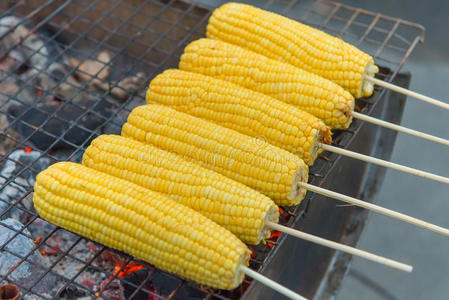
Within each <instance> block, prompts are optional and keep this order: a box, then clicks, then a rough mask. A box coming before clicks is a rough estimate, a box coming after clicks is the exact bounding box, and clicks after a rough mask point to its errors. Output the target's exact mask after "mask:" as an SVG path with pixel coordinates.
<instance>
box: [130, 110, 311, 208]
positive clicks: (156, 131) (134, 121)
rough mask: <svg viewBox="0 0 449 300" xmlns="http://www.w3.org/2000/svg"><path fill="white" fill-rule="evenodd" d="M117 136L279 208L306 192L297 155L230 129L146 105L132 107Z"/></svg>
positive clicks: (304, 171)
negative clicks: (230, 181) (222, 179)
mask: <svg viewBox="0 0 449 300" xmlns="http://www.w3.org/2000/svg"><path fill="white" fill-rule="evenodd" d="M122 135H123V136H127V137H132V138H134V139H136V140H138V141H141V142H145V143H149V144H153V145H155V146H157V147H160V148H162V149H164V150H168V151H171V152H176V153H178V154H180V155H181V156H183V157H185V158H188V159H191V160H193V161H194V162H197V163H200V164H201V165H202V166H204V167H206V168H208V169H212V170H214V171H216V172H217V173H221V174H223V175H225V176H227V177H229V178H231V179H234V180H236V181H238V182H241V183H243V184H246V185H247V186H249V187H252V188H254V189H256V190H258V191H260V192H262V193H263V194H265V195H267V196H268V197H270V198H271V199H273V200H274V201H275V202H276V204H278V205H296V204H298V203H299V202H300V201H301V200H302V199H303V198H304V195H305V193H306V190H305V189H304V188H302V187H301V186H300V185H299V184H298V182H307V178H308V167H307V165H306V164H305V163H304V162H303V160H302V159H300V158H299V157H298V156H296V155H294V154H293V153H290V152H288V151H285V150H283V149H280V148H278V147H275V146H273V145H270V144H268V143H266V142H264V141H262V140H260V139H257V138H252V137H249V136H247V135H244V134H241V133H238V132H236V131H234V130H231V129H228V128H224V127H221V126H219V125H216V124H214V123H211V122H208V121H205V120H202V119H200V118H196V117H193V116H191V115H188V114H185V113H182V112H179V111H176V110H174V109H172V108H169V107H166V106H161V105H155V104H149V105H144V106H140V107H137V108H135V109H134V110H133V111H132V112H131V113H130V115H129V116H128V121H127V123H125V125H123V128H122Z"/></svg>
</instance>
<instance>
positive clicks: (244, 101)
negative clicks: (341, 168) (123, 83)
mask: <svg viewBox="0 0 449 300" xmlns="http://www.w3.org/2000/svg"><path fill="white" fill-rule="evenodd" d="M146 101H147V103H159V104H163V105H168V106H171V107H173V108H175V109H176V110H179V111H182V112H186V113H188V114H190V115H193V116H196V117H199V118H202V119H206V120H209V121H212V122H214V123H217V124H219V125H221V126H223V127H227V128H230V129H234V130H235V131H238V132H240V133H243V134H246V135H249V136H253V137H257V138H259V139H262V140H265V141H267V142H268V143H270V144H273V145H275V146H277V147H279V148H282V149H285V150H287V151H290V152H293V153H294V154H296V155H298V156H299V157H300V158H302V159H303V160H304V162H305V163H307V164H308V165H311V164H313V162H314V160H315V158H316V157H317V156H318V154H319V153H321V152H322V151H323V150H322V149H321V147H319V146H318V143H330V142H331V141H332V139H331V131H330V129H329V127H327V126H326V125H325V124H324V123H323V122H322V121H321V120H320V119H318V118H317V117H315V116H313V115H311V114H309V113H306V112H304V111H302V110H300V109H297V108H296V107H294V106H292V105H288V104H286V103H284V102H282V101H279V100H276V99H274V98H271V97H269V96H267V95H265V94H261V93H258V92H255V91H252V90H249V89H245V88H243V87H241V86H238V85H236V84H233V83H230V82H227V81H223V80H220V79H216V78H213V77H210V76H204V75H201V74H198V73H192V72H186V71H181V70H167V71H165V72H163V73H162V74H160V75H158V76H156V78H154V79H153V80H152V81H151V83H150V86H149V88H148V90H147V94H146Z"/></svg>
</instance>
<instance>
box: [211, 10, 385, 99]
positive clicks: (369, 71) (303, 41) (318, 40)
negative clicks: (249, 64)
mask: <svg viewBox="0 0 449 300" xmlns="http://www.w3.org/2000/svg"><path fill="white" fill-rule="evenodd" d="M207 37H208V38H213V39H219V40H222V41H225V42H229V43H232V44H235V45H238V46H241V47H244V48H247V49H249V50H252V51H254V52H257V53H260V54H262V55H265V56H267V57H269V58H272V59H276V60H279V61H283V62H286V63H289V64H292V65H294V66H296V67H298V68H301V69H304V70H306V71H309V72H312V73H314V74H317V75H319V76H322V77H324V78H327V79H329V80H332V81H333V82H335V83H337V84H339V85H340V86H342V87H343V88H344V89H346V90H347V91H349V92H350V93H351V94H352V95H353V96H354V97H362V96H370V95H371V94H372V93H373V85H372V84H371V83H370V82H368V81H364V80H363V78H364V76H365V75H368V76H374V74H375V73H377V72H378V71H379V68H378V67H377V66H376V65H374V60H373V58H372V57H371V56H370V55H369V54H367V53H365V52H363V51H361V50H359V49H357V48H356V47H354V46H353V45H350V44H348V43H346V42H344V41H343V40H342V39H339V38H336V37H333V36H331V35H329V34H327V33H325V32H323V31H321V30H318V29H315V28H312V27H309V26H307V25H304V24H301V23H299V22H297V21H294V20H292V19H289V18H286V17H284V16H281V15H278V14H275V13H272V12H269V11H266V10H262V9H259V8H256V7H253V6H250V5H246V4H238V3H227V4H225V5H223V6H221V7H219V8H217V9H216V10H215V11H214V12H213V14H212V16H211V17H210V19H209V24H208V25H207Z"/></svg>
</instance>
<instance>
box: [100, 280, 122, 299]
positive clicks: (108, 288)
mask: <svg viewBox="0 0 449 300" xmlns="http://www.w3.org/2000/svg"><path fill="white" fill-rule="evenodd" d="M100 290H101V298H102V299H105V300H106V299H117V300H125V299H126V298H125V294H124V289H123V286H122V284H121V282H120V280H118V279H109V278H108V279H105V280H104V281H103V282H102V283H101V286H100Z"/></svg>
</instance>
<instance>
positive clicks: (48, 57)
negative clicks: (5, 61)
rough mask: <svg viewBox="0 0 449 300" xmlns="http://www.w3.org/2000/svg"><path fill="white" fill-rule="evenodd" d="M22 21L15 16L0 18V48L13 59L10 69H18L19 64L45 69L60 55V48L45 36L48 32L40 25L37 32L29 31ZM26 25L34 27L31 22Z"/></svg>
mask: <svg viewBox="0 0 449 300" xmlns="http://www.w3.org/2000/svg"><path fill="white" fill-rule="evenodd" d="M24 23H25V22H24V20H22V19H21V18H19V17H16V16H5V17H3V18H1V19H0V36H1V37H2V39H1V43H0V50H2V52H4V53H8V55H9V56H11V57H12V58H13V59H14V61H15V64H12V65H11V68H10V70H11V71H17V70H19V67H20V66H21V65H26V66H27V67H29V68H34V69H37V70H45V68H46V67H48V66H49V65H50V64H51V63H52V61H54V59H57V58H59V57H60V56H59V55H57V54H58V53H59V52H60V49H59V47H58V46H57V44H56V43H55V42H54V41H52V40H49V39H48V38H47V35H48V33H47V32H46V31H45V30H44V29H43V28H42V27H39V29H38V30H37V32H31V31H30V29H29V28H28V27H27V26H25V25H24ZM28 25H29V26H32V27H34V26H33V25H32V24H28Z"/></svg>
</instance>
